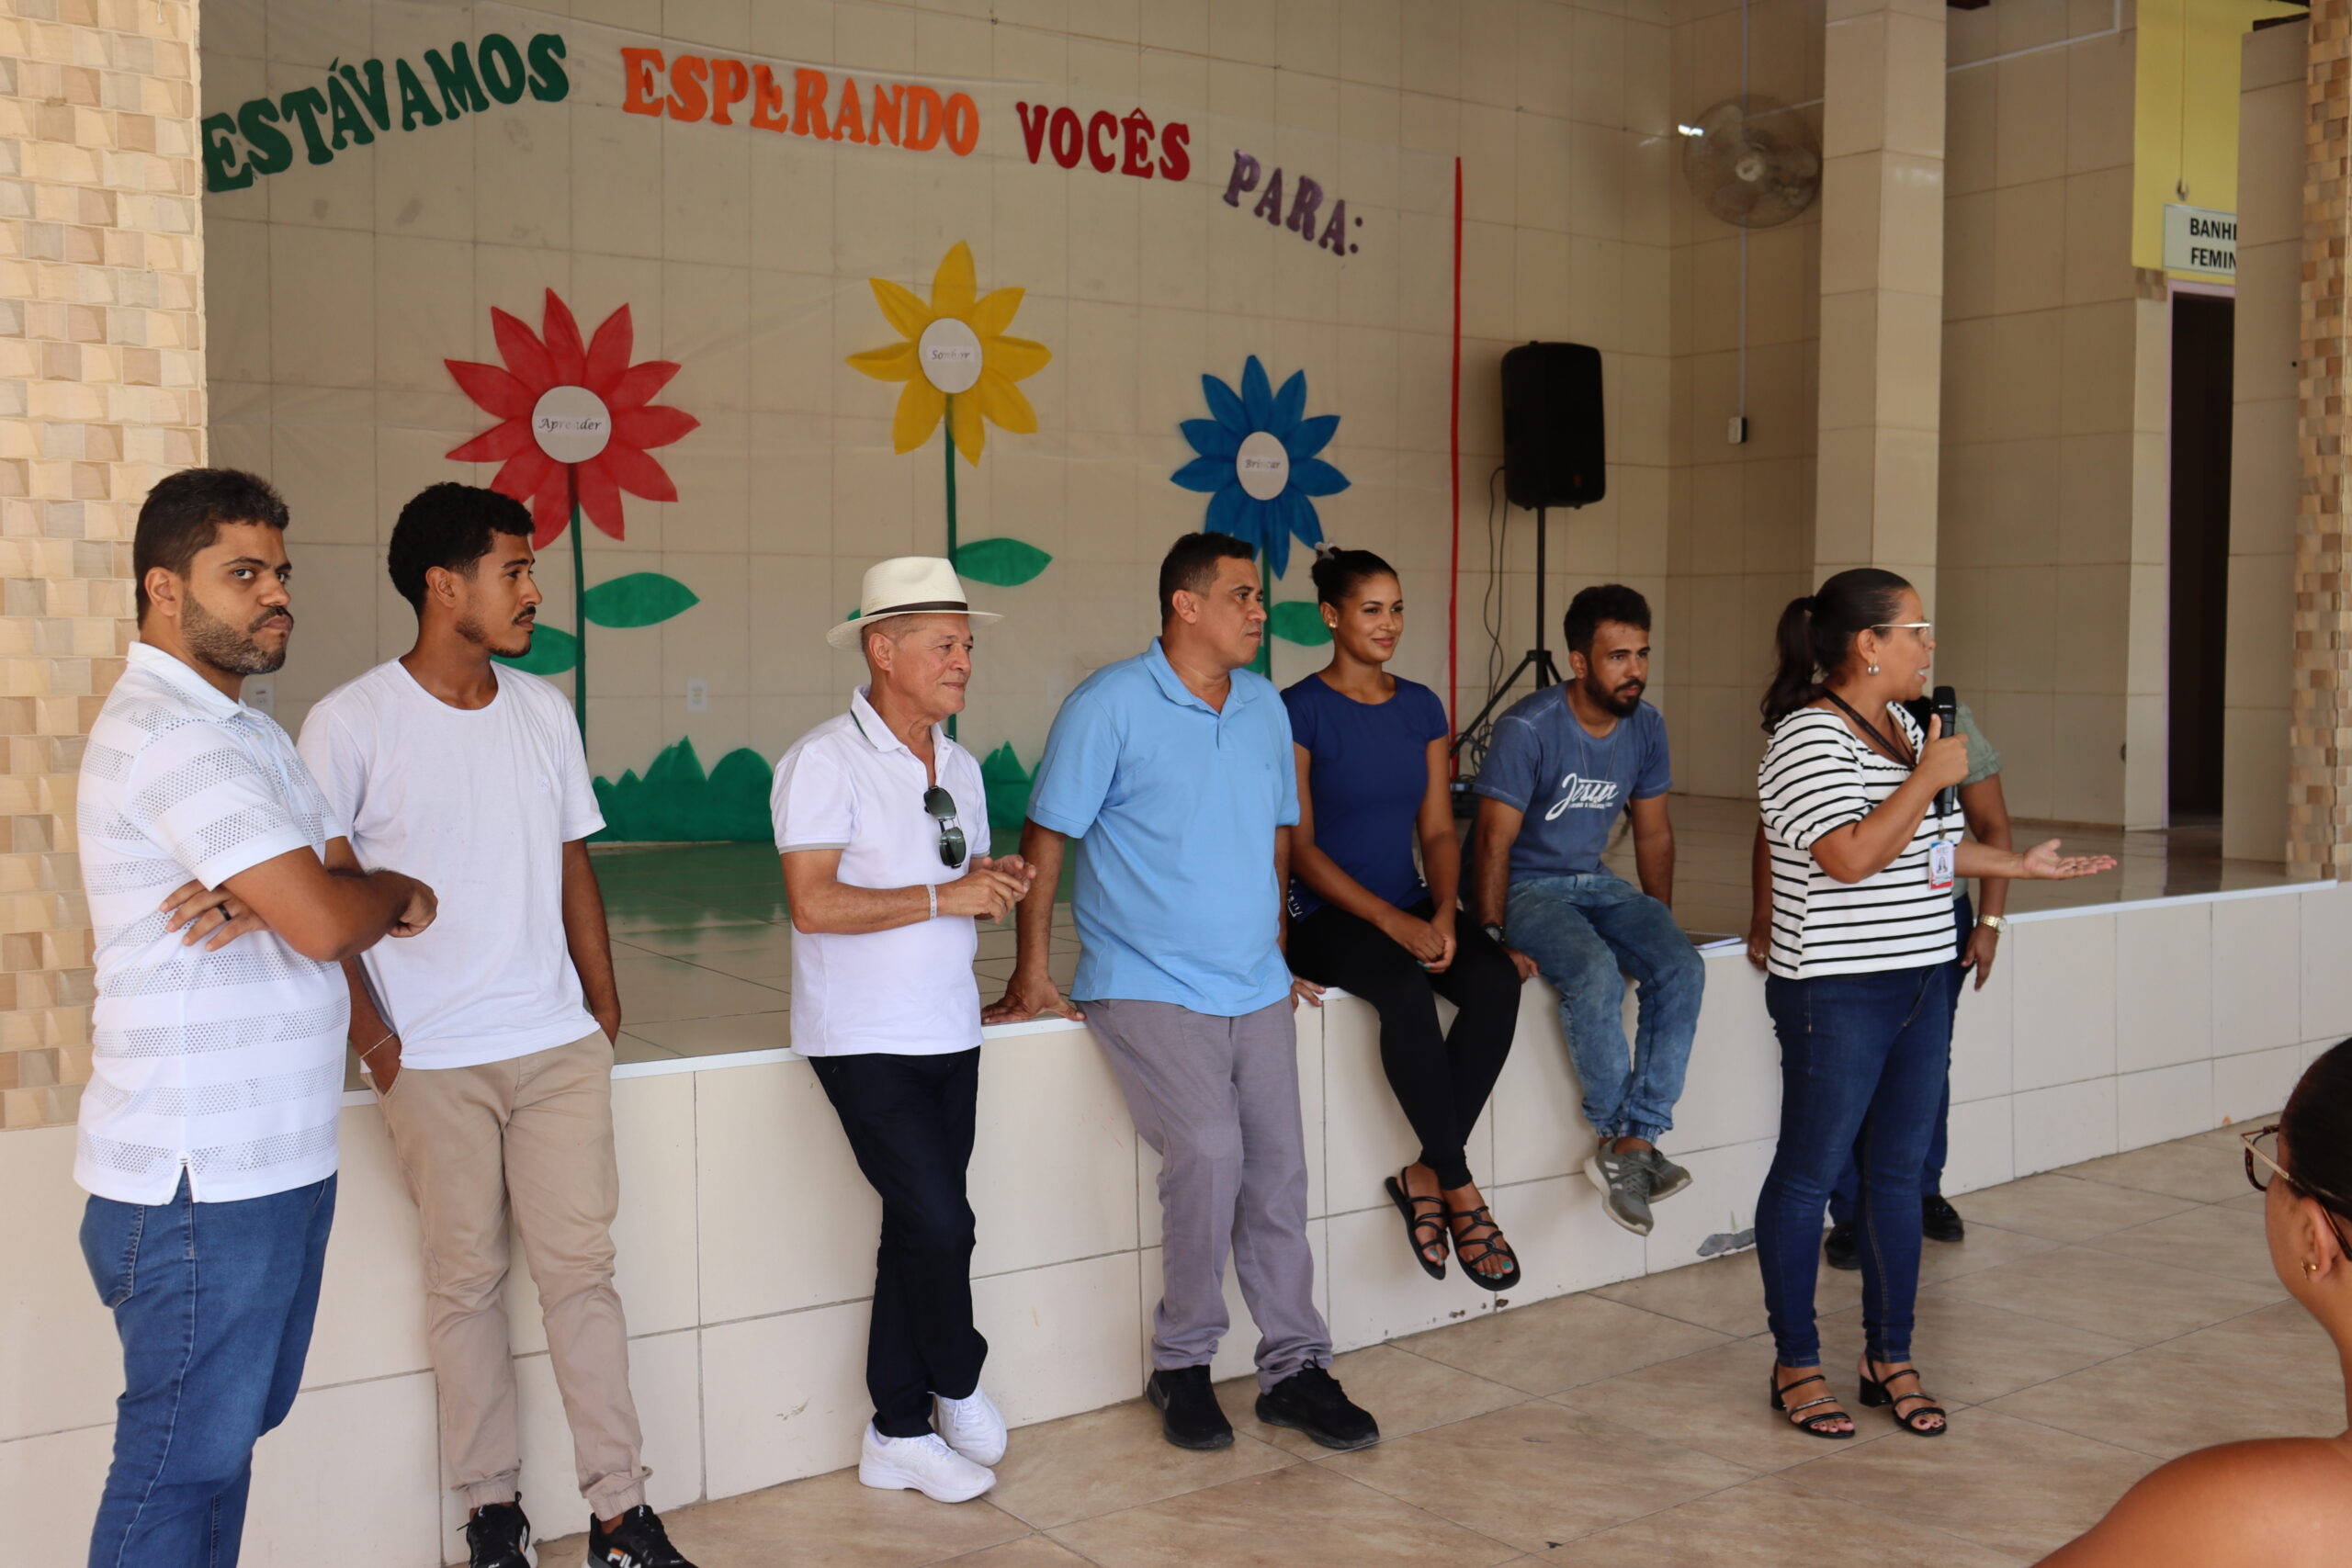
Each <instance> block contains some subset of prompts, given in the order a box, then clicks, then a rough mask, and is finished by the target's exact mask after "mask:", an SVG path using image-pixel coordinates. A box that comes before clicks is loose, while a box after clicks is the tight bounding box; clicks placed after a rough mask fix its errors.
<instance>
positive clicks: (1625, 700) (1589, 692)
mask: <svg viewBox="0 0 2352 1568" xmlns="http://www.w3.org/2000/svg"><path fill="white" fill-rule="evenodd" d="M1584 694H1585V695H1586V696H1588V697H1589V698H1591V699H1592V703H1593V705H1594V706H1595V707H1599V708H1602V709H1605V710H1606V711H1608V712H1609V713H1611V714H1613V715H1615V716H1617V717H1619V718H1631V717H1632V716H1633V715H1634V709H1635V708H1637V707H1640V706H1641V705H1642V694H1641V693H1640V692H1634V693H1630V694H1627V695H1624V696H1622V697H1621V696H1619V695H1618V694H1616V693H1614V692H1612V691H1611V690H1610V689H1609V688H1608V687H1606V686H1604V685H1602V684H1601V683H1600V682H1598V681H1595V680H1592V679H1591V678H1590V677H1587V678H1586V680H1585V682H1584Z"/></svg>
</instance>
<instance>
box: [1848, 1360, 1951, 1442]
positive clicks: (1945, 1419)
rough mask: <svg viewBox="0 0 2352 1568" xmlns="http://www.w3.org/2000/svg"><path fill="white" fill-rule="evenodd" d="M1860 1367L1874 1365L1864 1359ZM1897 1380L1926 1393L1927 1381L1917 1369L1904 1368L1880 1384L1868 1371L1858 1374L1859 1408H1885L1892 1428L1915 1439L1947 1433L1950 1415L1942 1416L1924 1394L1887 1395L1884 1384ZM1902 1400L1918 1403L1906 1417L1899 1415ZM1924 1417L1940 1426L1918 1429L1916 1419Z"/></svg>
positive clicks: (1891, 1373)
mask: <svg viewBox="0 0 2352 1568" xmlns="http://www.w3.org/2000/svg"><path fill="white" fill-rule="evenodd" d="M1862 1364H1863V1366H1864V1367H1872V1366H1876V1365H1877V1363H1876V1362H1875V1361H1872V1360H1871V1359H1868V1358H1867V1357H1866V1358H1864V1359H1863V1362H1862ZM1897 1378H1909V1379H1910V1380H1911V1381H1912V1382H1914V1383H1916V1384H1917V1386H1918V1387H1919V1388H1920V1389H1922V1390H1924V1389H1926V1387H1927V1386H1928V1383H1927V1380H1926V1379H1925V1378H1922V1377H1921V1376H1920V1375H1919V1369H1918V1368H1917V1367H1905V1368H1904V1369H1903V1370H1902V1371H1899V1372H1889V1373H1887V1374H1886V1379H1885V1381H1884V1382H1880V1381H1879V1380H1877V1379H1875V1378H1873V1377H1871V1375H1870V1373H1869V1372H1868V1371H1864V1372H1863V1373H1862V1374H1861V1380H1862V1387H1861V1393H1860V1399H1861V1402H1862V1404H1864V1405H1866V1406H1867V1407H1869V1408H1870V1409H1872V1410H1876V1409H1877V1408H1878V1407H1879V1406H1880V1405H1882V1404H1883V1405H1885V1406H1887V1412H1886V1413H1887V1414H1888V1415H1889V1416H1893V1417H1894V1424H1895V1425H1896V1426H1898V1427H1902V1428H1903V1429H1904V1430H1905V1431H1906V1432H1908V1433H1910V1434H1911V1435H1912V1436H1913V1437H1915V1438H1940V1437H1942V1436H1943V1435H1944V1433H1945V1432H1946V1431H1948V1430H1950V1429H1951V1415H1950V1414H1949V1413H1948V1412H1946V1410H1945V1409H1944V1407H1943V1406H1942V1405H1940V1404H1932V1403H1929V1402H1928V1395H1927V1394H1926V1393H1888V1392H1887V1387H1886V1385H1887V1383H1891V1382H1894V1380H1895V1379H1897ZM1906 1399H1916V1400H1918V1401H1920V1402H1921V1403H1920V1404H1917V1405H1916V1406H1914V1407H1913V1408H1912V1410H1911V1412H1910V1414H1908V1415H1905V1414H1904V1411H1903V1402H1904V1401H1905V1400H1906ZM1922 1416H1941V1417H1942V1420H1941V1422H1940V1423H1939V1424H1938V1425H1936V1426H1933V1427H1922V1426H1920V1425H1919V1420H1920V1417H1922Z"/></svg>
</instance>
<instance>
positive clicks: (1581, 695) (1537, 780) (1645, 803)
mask: <svg viewBox="0 0 2352 1568" xmlns="http://www.w3.org/2000/svg"><path fill="white" fill-rule="evenodd" d="M1561 629H1562V634H1563V635H1562V640H1563V641H1565V642H1566V644H1567V647H1568V680H1567V681H1566V682H1565V683H1564V684H1562V685H1561V686H1560V687H1558V688H1557V689H1556V690H1552V691H1543V692H1538V693H1536V694H1534V695H1533V696H1531V697H1527V698H1524V699H1522V700H1521V701H1520V702H1518V703H1515V704H1513V705H1511V707H1510V711H1508V712H1506V713H1505V714H1504V715H1503V716H1502V717H1500V718H1498V719H1497V720H1496V721H1495V728H1494V736H1493V739H1491V740H1489V741H1488V743H1487V757H1486V761H1485V762H1484V763H1483V764H1482V765H1481V766H1480V768H1479V771H1478V780H1477V783H1476V784H1473V785H1471V789H1472V792H1473V793H1475V794H1476V795H1479V796H1480V797H1481V798H1480V800H1479V802H1478V825H1477V842H1476V849H1475V851H1474V853H1473V861H1472V872H1471V882H1470V908H1471V918H1472V919H1476V921H1477V922H1478V923H1479V925H1480V926H1481V927H1483V928H1484V929H1485V931H1486V932H1487V935H1488V936H1490V937H1493V938H1494V939H1495V940H1496V941H1497V942H1502V943H1503V944H1504V946H1505V947H1506V948H1507V949H1508V950H1510V954H1511V959H1512V962H1514V963H1516V964H1518V965H1519V968H1520V975H1521V978H1525V977H1527V976H1532V975H1535V974H1539V973H1540V974H1541V975H1542V976H1544V978H1545V979H1547V980H1549V981H1551V982H1552V984H1553V985H1554V986H1555V987H1557V989H1558V990H1559V993H1560V1022H1561V1024H1562V1026H1563V1027H1564V1028H1566V1031H1567V1035H1568V1054H1569V1055H1570V1057H1571V1058H1572V1059H1573V1060H1574V1061H1575V1063H1576V1068H1577V1080H1578V1082H1579V1083H1581V1084H1582V1086H1583V1088H1584V1114H1585V1120H1586V1121H1588V1122H1591V1123H1592V1129H1593V1131H1594V1132H1595V1133H1597V1134H1600V1147H1599V1148H1598V1149H1597V1150H1595V1151H1594V1153H1593V1155H1592V1157H1591V1158H1589V1159H1588V1160H1586V1161H1585V1167H1584V1169H1585V1175H1586V1176H1587V1177H1588V1178H1589V1179H1590V1180H1591V1182H1592V1184H1593V1185H1594V1186H1595V1187H1598V1188H1599V1189H1600V1194H1601V1199H1602V1205H1601V1206H1602V1209H1603V1211H1604V1212H1605V1213H1607V1214H1608V1215H1609V1217H1610V1218H1611V1219H1612V1220H1614V1221H1616V1222H1617V1223H1618V1224H1620V1225H1623V1227H1624V1228H1625V1229H1627V1230H1629V1231H1632V1232H1633V1233H1634V1235H1649V1234H1650V1225H1651V1220H1650V1204H1651V1203H1652V1202H1653V1201H1657V1200H1658V1199H1661V1198H1670V1197H1672V1196H1673V1195H1674V1194H1675V1193H1677V1192H1679V1191H1681V1190H1683V1189H1684V1188H1685V1187H1688V1186H1690V1185H1691V1173H1690V1172H1689V1171H1687V1170H1685V1169H1683V1168H1682V1167H1680V1166H1679V1165H1677V1164H1675V1163H1674V1162H1673V1161H1672V1160H1670V1159H1668V1158H1667V1157H1666V1156H1665V1155H1664V1154H1662V1153H1661V1152H1659V1150H1658V1147H1657V1140H1658V1139H1659V1137H1661V1136H1662V1135H1663V1134H1665V1133H1666V1131H1667V1129H1668V1128H1669V1127H1671V1126H1673V1125H1674V1104H1675V1101H1676V1100H1679V1099H1680V1098H1681V1097H1682V1074H1683V1069H1684V1068H1685V1067H1687V1066H1689V1065H1690V1062H1691V1039H1692V1037H1693V1036H1694V1035H1696V1034H1697V1032H1698V1029H1699V997H1700V993H1701V992H1702V990H1703V989H1704V988H1705V986H1706V983H1707V966H1706V963H1705V961H1704V960H1702V959H1701V958H1700V956H1699V953H1698V951H1697V949H1695V948H1693V947H1692V946H1691V940H1690V938H1688V937H1686V936H1684V935H1683V934H1682V931H1681V928H1680V927H1679V926H1677V925H1676V924H1675V923H1674V911H1673V910H1672V908H1669V906H1670V905H1672V903H1673V902H1674V825H1673V823H1671V822H1670V821H1668V819H1667V814H1666V792H1667V789H1668V785H1669V784H1671V783H1672V782H1673V773H1672V769H1671V768H1670V767H1669V766H1668V760H1667V751H1666V720H1665V719H1663V718H1662V717H1660V716H1658V711H1657V709H1656V708H1654V707H1652V706H1650V705H1648V704H1647V703H1645V702H1644V701H1642V691H1643V688H1644V687H1645V686H1646V685H1648V683H1649V672H1650V607H1649V602H1648V601H1647V600H1645V599H1644V598H1643V597H1642V596H1641V595H1640V594H1639V593H1636V592H1634V591H1633V590H1632V589H1630V588H1626V587H1623V586H1621V585H1619V584H1617V583H1610V584H1608V585H1606V586H1602V587H1595V588H1588V589H1586V590H1584V591H1583V592H1580V593H1578V594H1577V596H1576V598H1575V599H1574V600H1572V601H1570V602H1569V604H1568V613H1567V615H1566V617H1565V619H1564V623H1563V626H1562V628H1561ZM1620 813H1629V814H1630V815H1631V816H1632V818H1633V820H1634V869H1635V870H1636V872H1637V873H1638V874H1639V875H1640V877H1641V880H1642V885H1641V886H1640V887H1639V888H1635V887H1633V886H1630V885H1628V884H1627V883H1626V882H1625V880H1624V879H1623V877H1621V876H1619V875H1617V874H1616V873H1614V872H1612V871H1610V870H1608V869H1606V868H1605V867H1603V866H1602V865H1601V863H1600V854H1601V852H1602V851H1603V850H1605V849H1607V848H1608V847H1609V833H1610V829H1612V828H1614V827H1615V826H1616V823H1617V818H1618V816H1619V814H1620ZM1506 925H1508V928H1509V930H1508V934H1506V930H1505V928H1506ZM1627 974H1630V975H1632V976H1633V977H1634V982H1635V983H1636V984H1637V985H1639V986H1640V987H1641V998H1642V999H1641V1023H1640V1027H1639V1030H1638V1032H1637V1035H1636V1038H1635V1039H1634V1041H1633V1042H1632V1043H1631V1045H1630V1046H1629V1045H1628V1043H1627V1042H1626V1039H1625V1021H1624V998H1625V982H1624V979H1623V976H1624V975H1627Z"/></svg>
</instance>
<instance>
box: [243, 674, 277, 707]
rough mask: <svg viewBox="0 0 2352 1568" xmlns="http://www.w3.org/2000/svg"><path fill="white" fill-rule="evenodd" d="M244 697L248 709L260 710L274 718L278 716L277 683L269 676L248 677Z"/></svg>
mask: <svg viewBox="0 0 2352 1568" xmlns="http://www.w3.org/2000/svg"><path fill="white" fill-rule="evenodd" d="M243 695H244V702H245V705H246V706H247V707H249V708H259V709H260V710H261V711H262V712H264V713H266V714H267V715H269V716H270V717H272V718H276V717H277V682H275V681H273V680H271V679H270V678H269V677H268V676H266V675H256V676H249V677H247V679H246V681H245V684H244V690H243Z"/></svg>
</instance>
